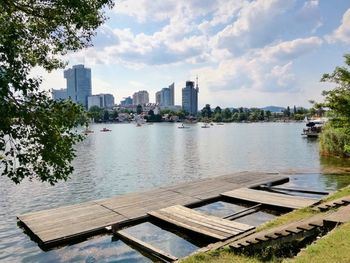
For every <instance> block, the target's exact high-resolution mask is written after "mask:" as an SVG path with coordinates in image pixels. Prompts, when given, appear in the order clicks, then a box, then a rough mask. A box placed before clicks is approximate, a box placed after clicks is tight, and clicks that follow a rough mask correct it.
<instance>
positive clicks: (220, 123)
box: [216, 122, 224, 125]
mask: <svg viewBox="0 0 350 263" xmlns="http://www.w3.org/2000/svg"><path fill="white" fill-rule="evenodd" d="M216 125H224V124H223V123H222V122H218V123H217V124H216Z"/></svg>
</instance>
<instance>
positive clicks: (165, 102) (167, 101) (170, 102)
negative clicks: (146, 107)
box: [156, 83, 175, 107]
mask: <svg viewBox="0 0 350 263" xmlns="http://www.w3.org/2000/svg"><path fill="white" fill-rule="evenodd" d="M174 91H175V84H174V83H172V84H171V85H169V87H168V88H163V89H162V90H160V91H158V92H157V93H156V103H158V104H159V105H161V106H167V107H168V106H174V104H175V103H174V101H175V96H174Z"/></svg>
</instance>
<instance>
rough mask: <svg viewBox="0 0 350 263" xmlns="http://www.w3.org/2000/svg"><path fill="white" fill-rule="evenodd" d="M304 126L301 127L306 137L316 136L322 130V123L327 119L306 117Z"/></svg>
mask: <svg viewBox="0 0 350 263" xmlns="http://www.w3.org/2000/svg"><path fill="white" fill-rule="evenodd" d="M304 121H306V128H304V129H303V133H302V134H301V135H304V136H306V137H308V138H317V137H318V136H319V134H320V133H321V132H322V127H323V125H324V124H325V123H326V122H327V121H328V119H327V118H317V119H310V120H308V119H306V118H305V120H304Z"/></svg>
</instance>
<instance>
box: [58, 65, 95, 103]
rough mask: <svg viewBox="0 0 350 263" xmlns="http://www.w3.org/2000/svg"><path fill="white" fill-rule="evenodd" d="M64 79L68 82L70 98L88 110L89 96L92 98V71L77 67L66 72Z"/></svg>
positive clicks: (81, 66) (82, 66)
mask: <svg viewBox="0 0 350 263" xmlns="http://www.w3.org/2000/svg"><path fill="white" fill-rule="evenodd" d="M64 78H65V79H66V80H67V95H68V98H70V99H71V100H72V101H74V102H76V103H80V104H81V105H83V106H84V107H85V108H86V109H87V106H88V96H91V69H89V68H85V67H84V65H75V66H73V67H72V68H70V69H67V70H65V71H64Z"/></svg>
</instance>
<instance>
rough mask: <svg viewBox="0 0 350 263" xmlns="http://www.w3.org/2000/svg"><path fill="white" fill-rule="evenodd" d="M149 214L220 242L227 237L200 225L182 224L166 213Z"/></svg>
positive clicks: (152, 212) (155, 212) (154, 212)
mask: <svg viewBox="0 0 350 263" xmlns="http://www.w3.org/2000/svg"><path fill="white" fill-rule="evenodd" d="M148 214H149V215H150V216H153V217H156V218H158V219H160V220H163V221H166V222H168V223H171V224H173V225H175V226H178V227H182V228H185V229H189V230H191V231H193V232H196V233H200V234H202V235H205V236H209V237H212V238H215V239H219V240H223V239H226V236H223V235H221V234H217V233H214V231H207V230H206V229H205V228H203V227H198V225H195V224H191V223H188V222H182V221H181V220H180V219H179V218H178V217H176V216H170V215H169V214H166V213H164V212H161V211H151V212H148Z"/></svg>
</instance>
